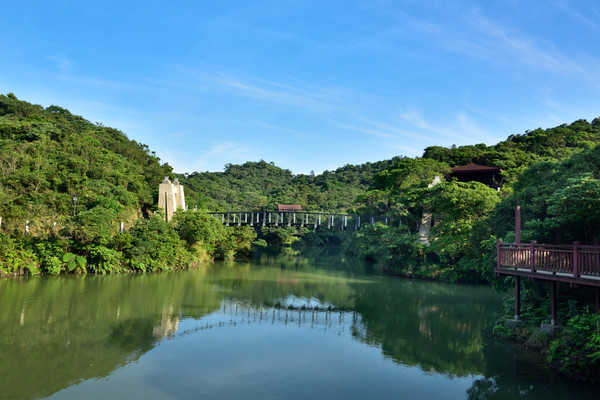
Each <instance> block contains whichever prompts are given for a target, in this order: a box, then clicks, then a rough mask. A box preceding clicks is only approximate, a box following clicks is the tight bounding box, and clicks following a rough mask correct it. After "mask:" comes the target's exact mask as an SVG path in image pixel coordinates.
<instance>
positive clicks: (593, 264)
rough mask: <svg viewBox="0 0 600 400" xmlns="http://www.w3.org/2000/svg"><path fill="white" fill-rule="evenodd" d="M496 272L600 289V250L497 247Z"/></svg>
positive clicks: (574, 246)
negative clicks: (598, 287)
mask: <svg viewBox="0 0 600 400" xmlns="http://www.w3.org/2000/svg"><path fill="white" fill-rule="evenodd" d="M497 256H498V257H497V265H496V268H495V272H496V273H497V274H501V275H516V276H527V277H529V278H534V279H546V280H552V281H564V282H570V283H574V284H583V285H591V286H600V246H598V245H594V246H590V245H581V244H580V243H579V242H575V243H573V244H572V245H548V244H539V243H536V242H535V241H532V242H531V243H502V241H501V240H499V241H498V243H497Z"/></svg>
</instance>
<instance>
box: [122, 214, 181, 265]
mask: <svg viewBox="0 0 600 400" xmlns="http://www.w3.org/2000/svg"><path fill="white" fill-rule="evenodd" d="M129 234H130V235H131V245H130V246H128V247H127V248H126V249H124V254H125V256H126V257H127V258H128V259H130V260H131V263H132V266H133V267H134V268H137V269H140V270H142V271H157V270H168V269H172V268H174V267H181V266H185V265H189V264H190V263H191V261H192V260H191V258H190V257H189V255H188V253H187V252H186V250H185V246H184V243H185V242H183V241H182V240H181V239H180V238H179V235H177V232H176V231H175V228H174V227H173V225H172V224H170V223H168V222H166V221H165V220H164V217H163V216H162V215H161V214H156V215H153V216H152V217H151V218H149V219H139V220H137V221H136V222H135V224H134V226H133V227H132V228H131V229H130V231H129Z"/></svg>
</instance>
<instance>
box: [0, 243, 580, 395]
mask: <svg viewBox="0 0 600 400" xmlns="http://www.w3.org/2000/svg"><path fill="white" fill-rule="evenodd" d="M332 257H334V258H332ZM332 257H330V256H329V255H328V254H326V253H323V252H322V251H316V252H314V253H312V254H311V253H293V254H284V255H272V254H263V255H262V256H261V257H259V258H258V259H257V260H255V261H253V262H246V263H230V264H217V265H215V266H212V267H206V268H203V269H200V270H195V271H176V272H170V273H161V274H148V275H130V276H112V277H96V276H84V277H59V278H52V277H50V278H48V277H45V278H44V277H42V278H32V279H5V280H0V333H1V335H0V388H2V395H1V396H2V397H3V398H7V399H33V398H41V397H47V396H50V395H53V394H55V395H54V396H53V397H54V398H78V397H82V396H85V397H89V396H90V395H91V393H97V396H98V397H99V398H102V397H104V398H105V397H110V395H111V393H110V391H111V390H115V391H116V390H117V389H118V390H119V392H118V393H119V396H121V397H122V396H123V395H124V393H128V397H130V398H144V397H143V396H146V398H152V397H153V396H154V397H156V398H195V397H198V396H191V395H189V393H197V392H198V391H201V392H202V394H203V395H205V397H208V398H210V397H214V398H223V397H230V398H236V397H239V398H245V397H247V395H248V393H249V390H250V391H252V390H251V389H249V388H254V389H253V390H254V392H253V393H254V394H261V396H271V397H273V396H275V397H286V398H306V397H311V398H327V397H329V398H331V397H340V395H341V394H342V393H343V396H345V397H347V398H361V396H362V397H365V396H369V395H372V394H373V393H370V392H368V391H367V392H365V391H364V390H367V389H369V388H370V389H371V390H375V392H376V393H377V394H378V397H381V398H386V397H389V398H395V397H397V394H398V392H397V390H398V385H399V384H400V383H402V385H404V386H403V389H402V390H403V391H404V392H405V393H412V394H413V395H414V396H417V397H420V398H423V399H425V398H436V396H438V397H439V395H443V397H445V398H469V399H503V398H535V399H538V398H544V399H567V398H571V397H570V396H572V395H573V393H577V394H578V396H585V395H587V394H588V393H592V392H591V391H590V390H592V389H590V388H589V387H588V386H583V385H575V384H572V383H566V382H564V381H562V380H560V379H557V377H556V376H555V375H553V374H552V373H551V372H550V371H548V370H547V369H546V368H545V367H544V366H543V365H542V364H540V359H539V357H537V356H535V355H534V354H533V353H525V352H522V351H520V350H518V349H514V348H513V347H511V346H510V345H508V344H506V343H502V342H498V341H496V340H493V339H492V338H490V337H488V336H486V335H485V334H484V333H483V332H484V330H485V328H487V327H488V326H489V324H490V323H491V321H493V320H494V319H495V318H496V313H497V312H498V311H499V307H500V302H499V297H498V295H497V294H495V293H494V292H493V291H492V290H491V289H489V288H486V287H477V286H458V285H447V284H440V283H434V282H424V281H411V280H405V279H395V278H388V277H381V276H377V275H373V274H365V273H364V268H363V266H361V265H360V264H358V263H355V262H353V261H352V260H351V259H345V258H344V257H340V256H337V255H336V256H332ZM290 329H292V330H290ZM284 355H285V356H284ZM374 355H378V356H377V357H375V358H374ZM156 365H160V366H161V368H160V369H159V370H155V368H156ZM363 365H369V368H367V369H365V368H364V367H363ZM241 370H243V372H239V371H241ZM234 371H238V372H239V373H240V374H241V375H239V376H235V379H234V381H235V384H234V383H232V381H227V379H226V377H228V376H232V374H233V373H234ZM311 374H312V375H311ZM300 375H302V377H301V378H300V377H299V376H300ZM132 376H138V379H137V380H136V379H132V378H131V377H132ZM108 377H110V383H109V379H108ZM433 378H435V379H433ZM300 381H304V383H307V382H309V383H310V385H309V386H310V387H303V386H301V384H300ZM256 382H263V383H264V384H265V385H266V386H265V387H264V388H263V387H260V388H258V387H255V384H256ZM291 383H294V385H292V386H293V387H294V391H292V392H290V388H289V386H290V384H291ZM359 383H360V384H361V385H362V386H364V387H366V388H367V389H361V388H362V386H357V385H359ZM236 385H237V386H236ZM278 385H279V386H278ZM234 386H235V387H234ZM305 386H306V385H305ZM182 387H186V388H187V389H186V390H187V392H186V393H188V395H176V393H178V391H179V390H180V389H181V388H182ZM67 388H68V389H67ZM211 388H212V389H211ZM311 388H312V389H311ZM309 389H310V390H309ZM211 390H212V392H211ZM263 390H264V391H263ZM311 390H312V391H311ZM156 393H160V396H158V395H156ZM275 394H278V396H277V395H275ZM328 395H329V396H328ZM69 396H71V397H69ZM581 398H584V397H581Z"/></svg>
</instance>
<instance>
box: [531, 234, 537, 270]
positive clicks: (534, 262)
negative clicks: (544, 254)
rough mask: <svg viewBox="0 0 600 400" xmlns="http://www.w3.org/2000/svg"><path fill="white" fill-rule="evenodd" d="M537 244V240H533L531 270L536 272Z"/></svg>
mask: <svg viewBox="0 0 600 400" xmlns="http://www.w3.org/2000/svg"><path fill="white" fill-rule="evenodd" d="M536 244H537V240H532V241H531V258H530V259H531V272H535V267H536V259H535V245H536Z"/></svg>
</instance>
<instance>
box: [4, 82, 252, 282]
mask: <svg viewBox="0 0 600 400" xmlns="http://www.w3.org/2000/svg"><path fill="white" fill-rule="evenodd" d="M0 171H1V175H0V218H2V219H1V226H0V275H2V274H5V273H9V274H12V273H24V272H29V273H38V272H47V273H52V274H58V273H61V272H65V271H73V272H87V271H93V272H98V273H105V272H115V271H122V270H157V269H170V268H173V267H179V266H185V265H191V264H192V263H194V262H196V261H200V260H206V259H210V258H214V257H218V258H231V257H233V256H234V255H235V254H237V253H245V254H247V253H248V252H249V250H250V243H251V242H252V240H253V239H254V238H255V236H256V235H255V234H254V233H253V232H249V231H245V230H239V231H233V230H229V229H226V228H225V227H223V226H221V225H220V224H218V223H217V222H216V221H215V220H214V219H210V218H209V217H208V216H207V215H206V214H205V213H203V212H198V213H190V214H189V215H187V216H184V215H178V216H177V217H176V218H177V219H178V222H179V223H178V224H177V225H175V224H173V223H167V222H165V221H164V217H162V216H161V215H160V214H156V215H155V214H154V212H155V211H156V208H157V207H156V205H157V195H158V185H159V183H160V182H161V181H162V180H163V179H164V177H165V176H171V177H173V174H172V168H171V167H170V166H169V165H168V164H164V163H161V162H160V159H159V158H158V157H156V155H155V153H154V152H152V151H150V149H149V148H148V146H146V145H144V144H141V143H138V142H136V141H134V140H129V139H128V138H127V137H126V136H125V134H124V133H123V132H121V131H119V130H117V129H113V128H109V127H105V126H103V125H102V124H93V123H91V122H90V121H87V120H85V119H84V118H82V117H80V116H76V115H73V114H71V113H70V112H69V111H68V110H65V109H64V108H61V107H58V106H50V107H47V108H44V107H42V106H39V105H34V104H30V103H27V102H25V101H21V100H18V99H17V98H16V97H15V96H14V95H12V94H9V95H6V96H4V95H0ZM74 194H76V195H77V203H76V204H74V201H73V195H74ZM121 222H124V223H125V232H123V233H120V232H119V225H120V223H121ZM26 224H27V228H26ZM26 229H27V230H28V232H26ZM26 233H27V234H26Z"/></svg>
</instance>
